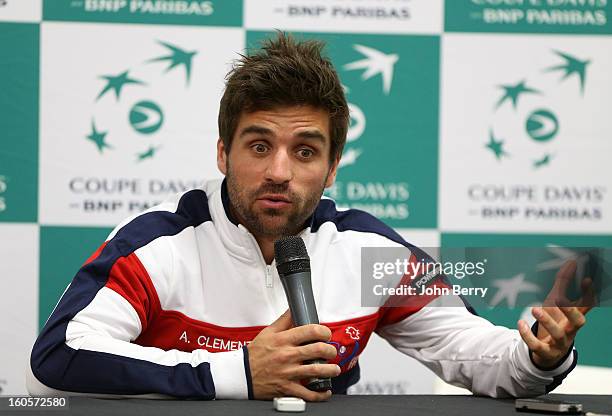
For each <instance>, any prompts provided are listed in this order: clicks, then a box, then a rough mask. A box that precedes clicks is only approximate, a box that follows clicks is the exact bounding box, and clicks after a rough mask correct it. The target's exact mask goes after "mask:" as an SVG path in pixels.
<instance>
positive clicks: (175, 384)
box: [29, 34, 585, 401]
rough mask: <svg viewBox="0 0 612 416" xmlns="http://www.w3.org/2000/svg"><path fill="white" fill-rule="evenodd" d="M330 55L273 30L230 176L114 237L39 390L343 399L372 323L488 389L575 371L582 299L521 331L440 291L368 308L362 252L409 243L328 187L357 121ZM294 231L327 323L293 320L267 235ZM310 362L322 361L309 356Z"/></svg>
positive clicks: (229, 105)
mask: <svg viewBox="0 0 612 416" xmlns="http://www.w3.org/2000/svg"><path fill="white" fill-rule="evenodd" d="M321 49H322V44H321V43H319V42H314V41H306V42H301V43H298V42H296V41H294V40H293V39H292V38H291V37H289V36H286V35H284V34H279V35H278V37H277V39H275V40H272V41H267V42H265V43H264V45H263V48H262V50H261V51H260V52H258V53H256V54H254V55H252V56H247V57H242V59H241V61H240V62H239V63H238V64H237V65H236V66H235V67H234V69H233V70H232V71H231V73H230V74H229V77H228V80H227V85H226V90H225V93H224V95H223V98H222V100H221V106H220V112H219V133H220V137H221V138H220V139H219V141H218V143H217V164H218V167H219V169H220V170H221V172H222V173H223V174H224V175H225V180H224V181H223V182H222V183H220V182H219V181H212V182H209V183H207V184H206V185H205V186H204V188H203V189H200V190H192V191H189V192H186V193H184V194H182V195H180V196H179V197H177V198H176V199H175V200H173V201H170V202H167V203H164V204H162V205H160V206H158V207H156V208H154V209H151V210H149V211H147V212H146V213H143V214H141V215H138V216H136V217H134V218H132V219H130V220H128V221H126V222H124V223H123V224H121V225H119V226H118V227H117V228H116V229H115V230H114V231H113V232H112V233H111V235H110V236H109V237H108V239H107V241H106V242H105V243H104V244H103V245H102V246H101V247H100V248H99V249H98V250H97V251H96V253H94V254H93V255H92V257H91V258H90V259H89V260H88V261H87V263H86V264H85V265H84V266H83V267H82V268H81V269H80V271H79V272H78V273H77V275H76V276H75V278H74V280H73V281H72V283H71V285H70V286H69V287H68V289H67V290H66V292H65V293H64V295H63V296H62V298H61V300H60V302H59V303H58V305H57V307H56V308H55V310H54V311H53V313H52V315H51V317H50V318H49V320H48V321H47V323H46V325H45V327H44V328H43V330H42V332H41V334H40V336H39V337H38V340H37V341H36V343H35V345H34V347H33V351H32V357H31V370H32V374H31V375H30V378H29V389H30V392H31V393H33V394H50V393H57V394H66V393H65V392H74V393H86V394H112V395H141V394H162V395H168V396H174V397H182V398H201V399H213V398H245V399H246V398H256V399H270V398H273V397H276V396H287V395H289V396H297V397H301V398H304V399H306V400H310V401H319V400H325V399H328V398H329V397H330V395H331V393H332V392H330V391H327V392H314V391H310V390H308V389H307V388H306V387H304V386H303V385H302V383H301V380H304V379H308V378H311V377H332V378H333V380H332V382H333V391H334V393H345V392H346V390H347V388H348V387H349V386H350V385H352V384H354V383H355V382H356V381H357V380H358V378H359V366H358V363H357V358H358V356H359V354H360V353H361V352H362V351H363V349H364V347H365V345H366V344H367V342H368V339H369V337H370V335H371V334H372V332H377V333H378V334H379V335H381V336H382V337H383V338H385V339H387V340H388V341H389V342H390V343H391V345H393V346H394V347H395V348H397V349H398V350H400V351H402V352H404V353H406V354H407V355H410V356H412V357H414V358H416V359H418V360H419V361H421V362H422V363H424V364H425V365H426V366H428V367H429V368H430V369H432V370H433V371H434V372H435V373H436V374H438V375H439V376H441V377H442V378H443V379H445V380H446V381H448V382H450V383H453V384H457V385H461V386H465V387H467V388H469V389H471V390H472V391H473V392H474V393H476V394H483V395H489V396H493V397H505V396H528V395H538V394H542V393H545V392H547V391H549V390H550V389H552V388H554V387H555V386H556V385H558V384H559V383H560V380H561V379H562V378H563V377H565V375H566V374H567V373H569V371H570V370H571V369H572V368H573V367H574V366H575V364H576V352H575V351H573V348H572V345H573V339H574V336H575V333H576V331H577V330H578V328H579V327H580V326H582V325H583V324H584V315H583V312H585V310H579V309H577V308H573V307H572V308H563V309H560V308H556V307H554V308H535V309H534V316H535V317H536V319H537V320H538V322H539V325H538V326H539V327H536V328H534V331H533V333H532V331H531V330H530V329H529V328H528V327H527V325H526V324H525V323H524V322H521V323H520V324H519V331H518V332H517V331H514V330H510V329H507V328H502V327H496V326H493V325H492V324H491V323H489V322H488V321H486V320H484V319H481V318H479V317H477V316H475V315H473V314H471V313H470V312H469V311H468V310H467V309H466V308H465V307H463V306H462V307H434V306H433V305H434V303H435V302H436V300H435V299H433V298H424V297H419V298H415V301H414V302H412V303H408V304H405V305H403V306H401V307H380V308H373V307H362V306H361V304H360V300H361V297H360V292H359V291H360V285H359V283H358V282H359V278H360V270H359V268H360V260H359V258H360V250H361V247H364V246H372V247H405V248H406V249H407V250H409V251H416V249H415V248H414V247H413V246H411V245H409V244H408V243H406V242H405V241H404V240H403V239H402V238H401V237H400V236H399V235H398V234H397V233H395V232H394V231H393V230H391V229H390V228H388V227H386V226H385V225H384V224H383V223H381V222H380V221H378V220H376V219H375V218H373V217H372V216H370V215H368V214H366V213H363V212H360V211H355V210H347V211H338V210H337V209H336V207H335V204H334V202H333V201H331V200H329V199H321V196H322V193H323V190H324V188H325V187H329V186H331V185H332V184H333V182H334V179H335V177H336V172H337V168H338V163H339V161H340V156H341V154H342V149H343V146H344V143H345V140H346V133H347V128H348V120H349V118H348V117H349V116H348V107H347V103H346V100H345V97H344V94H343V91H342V86H341V84H340V81H339V79H338V76H337V74H336V72H335V71H334V69H333V66H332V64H331V63H330V61H329V60H328V59H326V58H323V57H321ZM296 234H297V235H300V236H301V237H302V238H303V239H304V240H305V242H306V246H307V248H308V251H309V254H310V257H311V264H312V279H313V290H314V295H315V300H316V303H317V307H318V312H319V317H320V320H321V322H322V325H307V326H304V327H298V328H293V327H292V324H291V316H290V315H289V313H288V312H284V313H283V311H285V310H286V309H287V302H286V298H285V295H284V293H283V289H282V285H281V284H280V281H279V277H278V274H277V273H276V270H275V265H274V261H273V257H274V253H273V243H274V241H275V240H276V239H278V238H279V237H281V236H285V235H296ZM519 333H520V334H519ZM521 338H522V339H521ZM315 358H320V359H324V360H328V362H329V363H328V364H304V363H305V362H308V360H312V359H315ZM58 391H59V393H58Z"/></svg>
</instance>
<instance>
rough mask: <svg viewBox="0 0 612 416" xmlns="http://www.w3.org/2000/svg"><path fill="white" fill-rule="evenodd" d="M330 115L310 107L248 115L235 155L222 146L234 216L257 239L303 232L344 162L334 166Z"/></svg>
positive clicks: (243, 117) (221, 157)
mask: <svg viewBox="0 0 612 416" xmlns="http://www.w3.org/2000/svg"><path fill="white" fill-rule="evenodd" d="M330 146H331V140H330V136H329V115H328V113H327V112H326V111H325V110H321V109H315V108H313V107H309V106H296V107H289V108H276V109H273V110H266V111H256V112H253V113H243V114H242V115H241V117H240V120H239V122H238V126H237V128H236V133H235V134H234V137H233V140H232V146H231V149H230V152H229V154H227V153H226V149H225V147H224V145H223V142H222V140H219V141H218V142H217V166H218V167H219V170H221V172H222V173H223V174H225V176H226V180H227V189H228V193H229V197H230V201H231V209H232V213H233V214H234V215H235V216H236V217H237V219H238V221H239V222H240V223H241V224H243V225H244V226H245V227H246V228H247V229H248V230H249V231H250V232H251V233H253V234H254V235H255V236H256V237H258V236H261V237H268V238H277V237H281V236H286V235H295V234H297V233H298V232H299V231H300V230H301V229H302V226H303V225H304V222H305V221H306V219H307V218H308V217H309V216H310V215H311V214H312V213H313V211H314V209H315V208H316V206H317V204H318V202H319V199H320V198H321V195H322V193H323V190H324V189H325V188H326V187H329V186H331V185H332V184H333V182H334V180H335V177H336V169H337V166H338V161H335V162H334V163H333V164H332V165H330V163H329V152H330Z"/></svg>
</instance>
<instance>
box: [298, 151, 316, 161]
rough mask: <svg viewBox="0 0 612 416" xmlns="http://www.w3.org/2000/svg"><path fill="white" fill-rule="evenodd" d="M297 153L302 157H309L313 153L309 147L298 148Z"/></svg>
mask: <svg viewBox="0 0 612 416" xmlns="http://www.w3.org/2000/svg"><path fill="white" fill-rule="evenodd" d="M298 154H299V155H300V157H301V158H302V159H309V158H311V157H312V156H313V155H314V152H313V151H312V150H310V149H300V150H299V151H298Z"/></svg>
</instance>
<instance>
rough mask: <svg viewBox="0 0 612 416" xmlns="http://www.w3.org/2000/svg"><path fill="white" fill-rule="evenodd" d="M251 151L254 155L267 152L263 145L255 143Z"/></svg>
mask: <svg viewBox="0 0 612 416" xmlns="http://www.w3.org/2000/svg"><path fill="white" fill-rule="evenodd" d="M253 150H254V151H255V153H265V152H266V150H267V147H266V145H264V144H261V143H257V144H255V145H253Z"/></svg>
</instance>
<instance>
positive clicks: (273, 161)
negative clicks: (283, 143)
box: [266, 150, 293, 183]
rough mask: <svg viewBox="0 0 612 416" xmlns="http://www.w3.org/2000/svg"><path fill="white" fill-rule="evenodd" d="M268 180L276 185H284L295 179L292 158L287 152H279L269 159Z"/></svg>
mask: <svg viewBox="0 0 612 416" xmlns="http://www.w3.org/2000/svg"><path fill="white" fill-rule="evenodd" d="M266 179H267V180H269V181H272V182H274V183H284V182H288V181H290V180H291V179H293V171H292V166H291V158H290V155H289V154H287V152H286V151H284V150H278V151H277V152H275V153H274V155H273V156H272V157H271V158H270V159H269V164H268V167H267V169H266Z"/></svg>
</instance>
